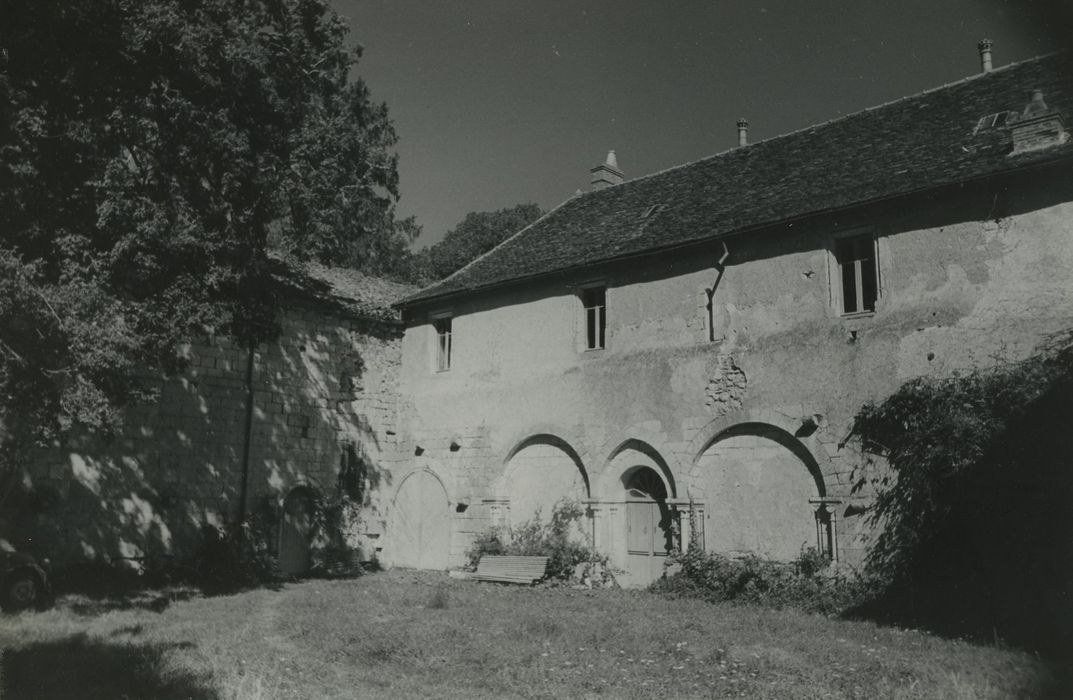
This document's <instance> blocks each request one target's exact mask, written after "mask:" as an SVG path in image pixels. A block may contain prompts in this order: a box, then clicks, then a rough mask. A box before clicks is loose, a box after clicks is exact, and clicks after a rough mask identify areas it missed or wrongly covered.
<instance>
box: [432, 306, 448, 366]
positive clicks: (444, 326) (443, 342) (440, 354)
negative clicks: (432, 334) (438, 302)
mask: <svg viewBox="0 0 1073 700" xmlns="http://www.w3.org/2000/svg"><path fill="white" fill-rule="evenodd" d="M432 325H433V326H434V327H435V328H436V371H437V372H446V371H447V370H449V369H451V318H450V317H449V316H448V317H446V318H437V319H435V320H434V321H433V322H432Z"/></svg>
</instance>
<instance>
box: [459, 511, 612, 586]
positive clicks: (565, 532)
mask: <svg viewBox="0 0 1073 700" xmlns="http://www.w3.org/2000/svg"><path fill="white" fill-rule="evenodd" d="M584 518H585V508H584V507H583V506H582V505H581V504H580V503H577V502H576V501H565V500H564V501H559V502H558V503H556V504H555V506H554V507H553V508H552V511H551V519H550V520H548V521H547V522H545V521H544V520H543V518H542V516H541V513H540V512H539V511H537V513H536V514H535V515H534V516H533V517H532V518H531V519H530V520H527V521H525V522H523V523H521V524H520V525H518V526H517V527H515V528H513V529H510V528H500V527H495V528H491V529H489V530H486V531H484V532H482V533H480V534H478V535H477V537H476V538H475V539H474V541H473V545H472V546H471V547H470V549H469V550H468V551H467V552H466V557H467V559H468V560H469V565H470V567H471V568H473V569H475V568H476V567H477V562H478V561H480V559H481V557H483V556H484V555H486V554H488V555H498V554H510V555H515V556H541V557H547V558H548V576H549V577H550V578H552V579H559V580H565V579H569V578H570V577H571V576H572V575H573V573H574V567H575V566H577V565H578V564H581V563H583V562H590V561H603V559H604V558H603V557H600V556H598V555H597V553H596V551H595V550H594V549H593V547H592V545H591V544H586V543H582V542H579V541H578V536H584V535H583V534H582V531H581V528H579V527H578V525H579V523H581V522H582V520H583V519H584Z"/></svg>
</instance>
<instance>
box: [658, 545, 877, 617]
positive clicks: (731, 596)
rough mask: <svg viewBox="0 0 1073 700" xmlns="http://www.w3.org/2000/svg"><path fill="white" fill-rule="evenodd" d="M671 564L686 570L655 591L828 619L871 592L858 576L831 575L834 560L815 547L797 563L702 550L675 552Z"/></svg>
mask: <svg viewBox="0 0 1073 700" xmlns="http://www.w3.org/2000/svg"><path fill="white" fill-rule="evenodd" d="M671 561H672V562H673V563H677V564H679V565H680V566H681V569H680V570H679V571H678V573H676V574H675V575H674V576H671V577H669V578H666V579H662V580H660V581H657V582H656V583H655V584H653V590H655V591H657V592H661V593H666V594H671V595H678V596H688V597H698V598H704V599H705V600H710V601H736V602H742V603H750V604H756V605H764V606H767V607H772V608H794V609H798V610H805V611H808V612H818V613H823V614H827V615H830V614H834V613H838V612H841V611H843V610H845V609H847V608H849V607H850V606H853V605H856V604H858V603H860V602H861V601H862V600H863V599H864V596H865V594H866V590H867V586H866V584H865V582H864V581H863V580H861V579H860V578H859V577H857V575H856V574H848V575H847V574H844V573H840V572H835V571H831V570H830V568H829V567H830V559H829V558H828V557H827V556H826V555H824V554H821V553H819V552H817V551H816V550H815V549H813V548H808V549H805V550H802V552H801V554H800V555H799V556H798V558H797V559H795V560H794V561H792V562H775V561H768V560H765V559H761V558H759V557H757V556H755V555H752V554H746V555H742V556H727V555H724V554H718V553H715V552H705V551H703V550H701V549H700V548H697V547H692V548H690V549H689V550H688V551H687V552H675V553H673V554H672V555H671Z"/></svg>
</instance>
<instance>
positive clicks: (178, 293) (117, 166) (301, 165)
mask: <svg viewBox="0 0 1073 700" xmlns="http://www.w3.org/2000/svg"><path fill="white" fill-rule="evenodd" d="M3 14H4V21H3V22H2V23H0V47H2V49H3V50H2V51H0V231H3V242H2V244H0V397H2V398H3V400H0V508H4V509H6V508H5V506H4V505H3V500H4V498H5V496H4V494H6V493H10V492H11V491H12V488H11V487H12V486H13V485H14V484H15V483H16V482H17V481H18V474H17V465H18V464H19V459H18V454H19V451H20V450H22V449H25V448H29V447H32V446H33V445H35V444H41V443H43V442H47V441H49V440H51V439H53V438H55V437H56V436H57V435H63V434H66V433H69V432H70V431H71V430H72V429H73V428H87V429H90V430H94V431H97V432H101V433H107V432H109V431H111V430H114V429H115V428H116V426H117V424H118V422H119V421H120V418H121V413H120V408H121V407H122V406H123V405H124V404H126V403H129V402H132V401H138V400H142V399H145V398H146V397H147V392H146V391H145V389H144V387H142V386H141V385H140V384H139V382H138V372H139V371H140V370H144V369H145V368H147V367H149V368H151V367H159V366H163V367H164V368H170V369H174V368H175V366H176V362H177V360H176V347H177V345H178V344H179V343H181V342H183V341H186V340H189V339H190V338H191V337H198V336H200V335H201V334H204V333H225V332H226V333H232V334H234V335H235V336H236V337H237V338H239V339H240V340H241V341H242V342H243V343H244V344H245V345H247V346H251V347H252V346H254V345H256V344H257V343H258V342H260V341H261V340H263V339H265V338H266V337H270V336H272V335H273V334H274V332H275V318H276V311H277V307H278V305H279V300H278V297H277V294H276V293H275V291H274V290H275V289H276V286H275V285H273V284H272V283H271V280H272V279H273V272H274V262H273V259H272V258H271V257H270V255H269V252H270V249H273V248H274V249H276V250H279V251H283V252H284V253H290V254H294V255H296V256H299V257H302V256H307V257H314V258H317V259H319V260H320V261H322V262H334V263H336V264H349V265H352V266H360V267H362V268H363V269H365V270H368V271H372V272H382V271H389V270H390V268H391V267H392V265H393V264H395V262H396V261H397V260H398V259H399V258H401V257H402V256H403V253H405V252H406V249H407V246H408V244H409V242H410V238H411V237H412V235H413V234H415V233H416V228H415V226H414V225H413V222H412V221H409V222H407V221H403V222H399V221H396V217H395V201H396V200H397V198H398V174H397V169H396V156H395V154H394V153H393V152H392V149H393V147H394V145H395V142H396V135H395V132H394V129H393V127H392V125H391V122H390V120H389V119H388V116H387V109H386V107H385V106H384V105H382V104H377V103H375V102H373V101H372V100H371V98H370V95H369V92H368V90H367V88H366V87H365V85H364V84H363V83H362V82H361V80H359V79H356V78H355V77H354V76H353V75H352V68H353V66H354V64H355V62H356V61H357V59H358V57H359V55H360V50H358V49H357V48H355V47H352V46H348V45H347V40H346V31H347V28H346V24H345V22H344V21H343V20H341V19H340V18H339V17H337V16H336V14H335V13H334V11H332V10H331V9H330V7H329V3H328V2H327V0H301V1H300V2H299V1H295V2H280V1H277V0H247V1H244V2H234V1H232V0H192V1H187V0H114V1H111V2H99V1H98V0H69V1H65V2H59V3H57V2H39V1H38V0H12V1H11V2H5V3H4V11H3Z"/></svg>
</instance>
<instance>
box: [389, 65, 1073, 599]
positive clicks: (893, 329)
mask: <svg viewBox="0 0 1073 700" xmlns="http://www.w3.org/2000/svg"><path fill="white" fill-rule="evenodd" d="M982 53H984V54H986V55H984V56H982V58H985V59H986V61H985V62H984V70H983V71H982V72H981V73H980V74H978V75H975V76H972V77H970V78H967V79H965V80H961V81H959V82H956V83H953V84H949V85H945V86H942V87H940V88H937V89H934V90H930V91H927V92H924V93H921V94H918V95H914V96H911V97H907V98H904V99H900V100H896V101H894V102H890V103H888V104H884V105H881V106H879V107H875V108H872V109H867V110H864V111H862V112H858V113H855V114H851V115H848V116H845V117H842V118H839V119H835V120H833V121H830V122H827V123H824V124H820V125H817V126H814V127H809V128H807V129H803V130H800V131H797V132H794V133H790V134H787V135H783V136H779V137H776V138H771V139H768V140H765V141H761V142H757V143H753V144H748V143H747V134H746V129H747V124H746V123H745V122H744V120H743V121H742V122H739V131H740V144H741V145H740V146H739V147H738V148H735V149H732V150H729V151H727V152H724V153H720V154H717V155H714V156H711V157H708V158H704V159H702V160H698V161H696V162H692V163H688V164H686V165H682V166H679V167H675V168H671V169H669V170H666V171H664V172H660V173H656V174H654V175H649V176H645V177H640V178H637V179H634V180H625V179H624V177H623V175H622V173H621V171H620V170H619V168H618V163H617V160H616V158H615V155H614V153H613V152H612V153H611V154H610V155H609V157H608V159H607V161H606V162H605V163H604V164H603V165H600V166H598V167H596V168H594V169H593V171H592V174H593V191H591V192H588V193H585V194H579V195H577V196H575V197H573V198H571V199H570V200H568V201H566V202H565V203H563V204H562V205H560V206H559V207H558V208H556V209H554V210H553V211H551V212H550V213H548V214H547V215H546V216H544V217H543V218H541V219H540V220H538V221H537V222H535V223H533V224H532V225H530V226H529V227H527V228H525V229H524V230H522V231H520V232H519V233H517V234H516V235H514V236H513V237H512V238H510V239H508V240H507V241H506V242H504V243H503V244H502V245H500V246H499V247H497V248H496V249H494V250H493V251H491V252H490V253H488V254H486V255H484V256H482V257H480V258H478V259H477V260H475V261H474V262H472V263H471V264H469V265H468V266H467V267H465V268H463V269H462V270H460V271H459V272H457V273H455V274H454V275H452V276H451V277H449V278H447V279H445V280H443V281H442V282H440V283H437V284H434V285H432V286H430V287H428V288H426V289H423V290H421V291H420V292H418V293H416V294H413V295H411V296H409V297H408V298H406V299H405V300H404V301H403V302H402V303H401V304H400V305H399V306H400V308H401V311H402V313H403V319H404V323H405V327H406V330H405V335H404V338H403V341H402V374H401V385H400V396H401V402H402V408H401V409H400V410H401V413H400V433H399V435H398V438H399V446H400V453H401V454H400V457H399V459H400V461H399V462H398V463H397V467H398V471H396V472H394V473H393V480H394V485H393V491H392V494H391V496H390V498H391V513H390V514H389V516H388V526H387V534H386V536H385V547H384V555H385V559H386V560H387V561H388V562H391V563H394V564H397V565H408V566H421V567H435V568H442V567H445V566H450V565H457V564H460V563H461V562H462V560H463V555H464V552H465V550H466V549H467V547H468V546H469V545H470V543H471V541H472V538H473V535H474V533H476V532H478V531H481V530H483V529H485V528H487V527H489V526H491V525H509V524H512V523H518V522H519V521H522V520H525V519H528V518H530V517H532V516H533V515H534V514H535V513H536V512H538V511H539V512H542V513H543V515H544V516H547V515H548V513H549V511H550V509H551V508H552V507H553V505H554V503H555V502H557V501H558V500H559V499H563V498H568V499H577V500H579V501H582V502H584V503H585V504H587V506H588V512H589V519H588V520H587V521H586V522H585V528H586V530H587V535H588V536H590V537H591V538H592V539H593V541H594V543H595V545H596V546H597V547H598V548H599V549H601V550H602V551H604V552H605V553H607V554H608V555H609V556H610V557H611V561H612V564H613V565H615V566H616V567H617V568H619V569H621V570H623V571H624V572H626V573H625V576H624V577H623V579H622V580H623V581H624V582H626V583H633V584H641V583H644V582H647V581H649V580H651V579H652V578H654V577H656V576H658V575H659V573H660V571H661V570H662V563H663V561H664V558H665V556H666V553H667V549H668V547H669V546H670V545H671V544H672V543H673V542H674V541H675V540H676V539H678V538H683V539H685V538H688V537H689V532H688V529H689V524H688V523H689V519H688V518H685V517H683V516H682V513H684V512H687V511H688V510H689V509H690V508H691V509H692V511H693V513H694V515H695V518H694V519H693V522H695V523H697V524H698V528H699V529H700V531H698V532H697V533H696V536H697V537H699V538H700V540H701V541H702V542H703V546H704V547H706V548H707V549H710V550H714V551H725V552H738V551H750V552H755V553H758V554H760V555H763V556H766V557H771V558H775V559H783V560H785V559H790V558H793V557H795V556H797V555H798V553H799V552H801V551H802V550H803V549H804V548H808V547H815V548H817V549H819V550H821V551H824V552H828V553H830V554H832V555H833V556H834V557H836V558H838V559H840V560H842V561H846V562H849V563H851V564H852V563H856V562H859V561H860V558H861V556H862V553H863V551H864V548H865V547H866V546H867V543H868V535H869V532H868V527H867V525H866V522H865V519H864V518H863V517H862V516H861V513H862V510H863V507H864V506H865V505H867V503H868V501H869V499H870V494H871V491H870V489H871V488H872V484H871V483H870V481H869V478H868V474H867V473H866V471H865V470H864V469H863V466H864V464H865V459H864V457H863V456H862V455H861V454H860V453H859V451H858V449H857V448H856V447H855V446H854V443H853V441H852V440H850V441H847V437H848V436H849V432H850V426H851V424H852V420H853V417H854V415H855V413H856V412H857V410H858V409H859V408H860V407H861V406H862V405H863V404H864V403H866V402H868V401H873V400H881V399H883V398H884V397H885V396H887V395H889V394H890V393H891V392H893V391H894V390H895V389H896V388H897V387H898V386H900V385H901V384H902V383H904V382H905V381H906V380H908V379H910V378H913V377H918V376H924V375H926V376H939V375H948V374H950V373H953V372H957V371H959V370H965V369H968V368H973V367H979V366H985V365H988V364H991V363H995V362H1000V361H1003V360H1009V359H1017V358H1023V357H1026V356H1028V355H1030V354H1031V353H1033V352H1034V350H1035V349H1036V348H1037V347H1038V345H1039V344H1040V343H1042V342H1045V341H1046V340H1047V339H1048V338H1049V337H1051V336H1052V334H1055V333H1057V332H1059V331H1062V330H1066V329H1069V328H1070V327H1071V325H1073V167H1071V166H1073V143H1071V142H1070V139H1069V130H1070V127H1071V122H1070V119H1071V118H1073V69H1071V66H1070V59H1069V57H1068V55H1065V54H1056V55H1051V56H1046V57H1042V58H1038V59H1034V60H1029V61H1025V62H1022V63H1018V64H1014V65H1009V66H1006V67H1003V68H1000V69H995V70H991V69H990V53H989V47H987V46H982Z"/></svg>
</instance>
